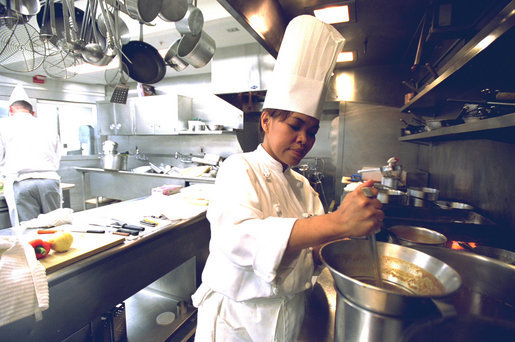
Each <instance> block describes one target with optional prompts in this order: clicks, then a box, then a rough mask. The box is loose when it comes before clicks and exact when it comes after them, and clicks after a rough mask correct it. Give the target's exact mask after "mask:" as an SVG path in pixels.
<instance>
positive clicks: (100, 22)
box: [97, 10, 131, 45]
mask: <svg viewBox="0 0 515 342" xmlns="http://www.w3.org/2000/svg"><path fill="white" fill-rule="evenodd" d="M115 11H117V10H115ZM108 15H109V16H110V17H111V20H113V22H114V21H118V23H117V25H116V27H115V30H117V31H118V34H117V37H119V38H120V42H121V44H122V45H124V44H127V43H128V42H129V41H130V40H131V37H130V32H129V28H128V27H127V24H126V23H125V21H123V19H122V18H120V17H119V16H118V19H117V20H115V18H114V15H113V14H112V13H109V12H108ZM97 26H98V31H99V33H100V34H101V35H102V36H104V37H107V35H108V31H107V23H106V20H105V19H104V16H102V15H99V16H98V18H97Z"/></svg>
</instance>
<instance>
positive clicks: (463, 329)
mask: <svg viewBox="0 0 515 342" xmlns="http://www.w3.org/2000/svg"><path fill="white" fill-rule="evenodd" d="M402 341H403V342H426V341H427V342H430V341H442V342H445V341H448V342H451V341H467V342H476V341H477V342H484V341H496V342H511V341H515V323H514V322H510V321H505V320H500V319H498V318H496V319H493V318H489V317H483V316H476V315H460V316H452V317H445V318H440V319H435V320H430V321H426V322H423V323H415V324H414V325H412V326H410V327H409V328H407V329H406V331H405V332H404V334H403V339H402Z"/></svg>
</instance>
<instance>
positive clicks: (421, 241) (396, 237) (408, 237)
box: [387, 225, 447, 246]
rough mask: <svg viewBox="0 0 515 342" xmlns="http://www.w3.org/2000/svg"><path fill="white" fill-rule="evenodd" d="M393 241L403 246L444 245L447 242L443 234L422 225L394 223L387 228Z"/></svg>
mask: <svg viewBox="0 0 515 342" xmlns="http://www.w3.org/2000/svg"><path fill="white" fill-rule="evenodd" d="M387 232H388V233H389V235H390V236H391V238H392V240H393V241H392V242H393V243H398V244H401V245H403V246H414V245H429V246H444V245H445V243H446V242H447V238H446V237H445V235H443V234H440V233H439V232H436V231H434V230H431V229H427V228H424V227H415V226H405V225H396V226H392V227H389V228H387Z"/></svg>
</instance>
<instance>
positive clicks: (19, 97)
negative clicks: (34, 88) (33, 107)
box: [9, 84, 32, 106]
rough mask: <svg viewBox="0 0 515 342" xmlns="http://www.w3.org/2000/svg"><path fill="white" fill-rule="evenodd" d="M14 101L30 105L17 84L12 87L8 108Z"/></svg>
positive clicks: (27, 97)
mask: <svg viewBox="0 0 515 342" xmlns="http://www.w3.org/2000/svg"><path fill="white" fill-rule="evenodd" d="M16 101H27V102H28V103H30V104H32V103H31V101H30V99H29V96H28V95H27V93H26V92H25V89H23V86H22V85H21V84H17V85H16V87H14V90H13V92H12V93H11V97H10V98H9V106H10V105H12V104H13V103H14V102H16Z"/></svg>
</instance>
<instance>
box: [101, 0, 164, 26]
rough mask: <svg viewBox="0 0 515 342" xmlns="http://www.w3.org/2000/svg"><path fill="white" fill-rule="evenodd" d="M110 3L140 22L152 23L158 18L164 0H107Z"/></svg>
mask: <svg viewBox="0 0 515 342" xmlns="http://www.w3.org/2000/svg"><path fill="white" fill-rule="evenodd" d="M106 2H107V3H108V4H110V5H112V6H114V7H118V8H119V9H120V10H121V11H122V12H124V13H125V14H127V15H128V16H129V17H131V18H132V19H135V20H137V21H139V22H143V23H150V22H152V20H154V19H155V18H157V15H158V14H159V11H160V10H161V5H162V2H163V1H162V0H107V1H106Z"/></svg>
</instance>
